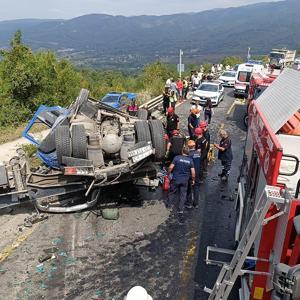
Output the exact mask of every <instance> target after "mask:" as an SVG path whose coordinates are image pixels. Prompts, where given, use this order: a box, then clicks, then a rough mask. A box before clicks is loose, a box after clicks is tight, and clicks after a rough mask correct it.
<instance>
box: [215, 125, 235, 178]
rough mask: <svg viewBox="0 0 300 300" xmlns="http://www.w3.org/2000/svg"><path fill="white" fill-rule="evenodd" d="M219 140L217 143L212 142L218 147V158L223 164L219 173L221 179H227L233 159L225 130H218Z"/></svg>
mask: <svg viewBox="0 0 300 300" xmlns="http://www.w3.org/2000/svg"><path fill="white" fill-rule="evenodd" d="M219 135H220V138H221V141H220V143H219V144H216V143H215V144H214V146H215V147H216V148H217V149H219V153H218V159H219V160H220V161H221V164H222V166H223V169H222V172H221V173H220V174H219V176H220V177H221V179H222V180H224V181H226V180H228V177H229V173H230V168H231V162H232V159H233V155H232V150H231V140H230V138H229V136H228V134H227V132H226V131H225V130H220V132H219Z"/></svg>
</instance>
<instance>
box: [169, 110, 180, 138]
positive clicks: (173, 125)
mask: <svg viewBox="0 0 300 300" xmlns="http://www.w3.org/2000/svg"><path fill="white" fill-rule="evenodd" d="M167 112H168V114H167V120H166V131H167V135H168V136H169V138H170V137H171V136H172V132H173V130H179V117H178V116H177V115H176V114H175V113H174V108H173V107H169V108H168V109H167Z"/></svg>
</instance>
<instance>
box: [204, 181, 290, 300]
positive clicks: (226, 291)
mask: <svg viewBox="0 0 300 300" xmlns="http://www.w3.org/2000/svg"><path fill="white" fill-rule="evenodd" d="M273 203H274V204H276V206H277V208H278V210H279V212H278V213H276V214H275V215H273V216H271V217H269V218H266V219H265V216H266V213H267V212H268V210H269V208H270V206H271V205H272V204H273ZM285 203H286V200H285V199H284V198H282V197H281V194H280V188H277V187H274V186H266V187H265V189H264V191H263V193H262V194H261V196H260V198H259V200H258V203H257V205H256V207H255V209H254V212H253V214H252V216H251V219H250V221H249V223H248V225H247V228H246V230H245V232H244V234H243V237H242V238H241V240H240V242H239V245H238V248H237V249H236V251H235V253H234V256H233V258H232V260H231V263H230V264H224V265H223V267H222V269H221V271H220V273H219V276H218V278H217V280H216V282H215V284H214V287H213V289H209V288H206V287H205V288H204V290H205V291H206V292H207V293H209V294H210V296H209V298H208V299H209V300H226V299H227V298H228V297H229V295H230V292H231V290H232V288H233V285H234V283H235V281H236V279H237V277H238V276H239V275H242V274H243V271H242V267H243V264H244V262H245V260H246V258H247V255H248V253H249V251H250V249H251V247H252V244H253V243H254V241H255V238H256V237H257V234H258V232H259V231H260V229H261V227H262V226H263V225H265V224H267V223H268V222H269V221H271V220H273V219H275V218H276V217H278V216H280V215H282V214H283V213H284V207H285V205H284V204H285Z"/></svg>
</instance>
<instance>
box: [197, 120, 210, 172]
mask: <svg viewBox="0 0 300 300" xmlns="http://www.w3.org/2000/svg"><path fill="white" fill-rule="evenodd" d="M199 127H200V128H201V129H202V131H203V136H204V137H205V139H206V141H207V144H206V153H205V157H204V160H203V173H204V174H207V172H208V159H207V155H208V152H209V150H210V133H209V130H208V126H207V122H205V121H202V122H200V125H199Z"/></svg>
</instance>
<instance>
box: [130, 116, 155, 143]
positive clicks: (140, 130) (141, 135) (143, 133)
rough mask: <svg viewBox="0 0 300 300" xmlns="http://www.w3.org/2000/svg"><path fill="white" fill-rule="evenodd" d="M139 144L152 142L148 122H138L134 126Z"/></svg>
mask: <svg viewBox="0 0 300 300" xmlns="http://www.w3.org/2000/svg"><path fill="white" fill-rule="evenodd" d="M134 128H135V132H136V136H137V142H138V143H139V142H151V134H150V129H149V126H148V122H147V121H141V120H139V121H136V122H135V124H134Z"/></svg>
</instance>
